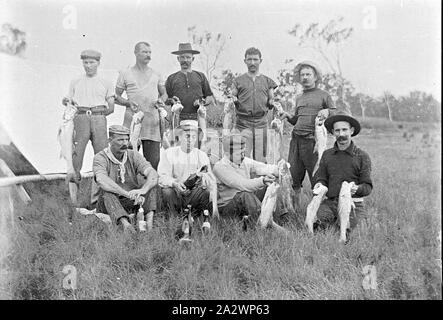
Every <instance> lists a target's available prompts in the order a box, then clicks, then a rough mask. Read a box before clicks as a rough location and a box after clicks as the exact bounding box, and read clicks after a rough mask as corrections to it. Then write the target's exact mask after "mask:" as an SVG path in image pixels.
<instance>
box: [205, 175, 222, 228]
mask: <svg viewBox="0 0 443 320" xmlns="http://www.w3.org/2000/svg"><path fill="white" fill-rule="evenodd" d="M202 169H203V168H202ZM200 175H201V178H202V185H203V186H204V187H206V188H208V189H209V198H210V199H211V202H212V216H213V217H214V218H217V219H219V218H220V213H219V212H218V205H217V199H218V194H217V179H216V177H215V175H214V174H213V173H212V172H209V171H207V169H206V171H203V172H202V171H201V170H200Z"/></svg>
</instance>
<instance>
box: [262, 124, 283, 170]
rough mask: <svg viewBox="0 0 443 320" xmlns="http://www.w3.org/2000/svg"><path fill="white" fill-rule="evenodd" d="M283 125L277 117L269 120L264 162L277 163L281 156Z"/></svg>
mask: <svg viewBox="0 0 443 320" xmlns="http://www.w3.org/2000/svg"><path fill="white" fill-rule="evenodd" d="M283 125H284V123H283V121H281V120H280V119H278V118H274V119H273V120H272V121H271V124H270V127H271V128H270V129H269V130H268V135H267V139H268V142H267V145H266V147H267V148H266V149H267V151H266V162H267V163H268V164H277V163H278V161H279V160H280V159H282V158H283Z"/></svg>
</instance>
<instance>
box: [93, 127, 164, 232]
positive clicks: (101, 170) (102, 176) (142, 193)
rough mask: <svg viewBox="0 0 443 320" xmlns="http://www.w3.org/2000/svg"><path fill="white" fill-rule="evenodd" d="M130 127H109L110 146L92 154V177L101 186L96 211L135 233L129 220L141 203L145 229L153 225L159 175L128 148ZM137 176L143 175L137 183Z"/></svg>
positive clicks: (140, 156)
mask: <svg viewBox="0 0 443 320" xmlns="http://www.w3.org/2000/svg"><path fill="white" fill-rule="evenodd" d="M128 146H129V129H128V128H126V127H124V126H121V125H113V126H110V127H109V147H107V148H105V149H104V150H102V151H100V152H99V153H97V154H96V155H95V156H94V162H93V171H94V177H95V180H96V181H97V184H98V186H99V187H100V196H99V199H98V205H97V211H98V212H101V213H105V214H108V215H109V216H110V218H111V220H112V221H113V222H115V223H116V224H117V225H121V226H122V227H123V229H124V231H129V232H135V230H134V227H133V226H132V224H131V222H130V218H129V216H130V214H134V213H135V212H136V211H137V209H138V208H139V207H140V206H141V207H142V208H143V210H144V213H145V216H144V217H142V218H143V220H142V221H146V225H147V229H148V230H151V229H152V227H153V217H154V213H155V211H156V209H157V207H156V205H157V192H156V188H157V181H158V175H157V172H156V171H155V169H154V168H153V167H152V166H151V164H150V163H149V162H148V161H146V159H145V158H144V157H143V156H142V155H141V154H140V153H138V152H137V151H136V150H128ZM137 175H142V176H144V177H146V181H145V182H144V184H143V185H140V183H139V181H138V179H137Z"/></svg>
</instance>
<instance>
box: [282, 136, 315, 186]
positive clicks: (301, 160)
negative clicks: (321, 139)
mask: <svg viewBox="0 0 443 320" xmlns="http://www.w3.org/2000/svg"><path fill="white" fill-rule="evenodd" d="M314 146H315V139H314V138H304V137H301V136H298V135H296V134H294V132H293V133H292V139H291V142H290V144H289V155H288V162H289V164H290V165H291V167H290V168H289V170H290V172H291V176H292V188H293V189H294V190H296V191H297V189H300V188H301V186H302V183H303V179H304V178H305V174H306V171H308V176H309V181H310V182H311V187H313V186H314V177H313V176H312V173H313V171H314V166H315V163H316V162H317V158H318V154H317V153H314Z"/></svg>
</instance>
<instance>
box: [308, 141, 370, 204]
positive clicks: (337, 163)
mask: <svg viewBox="0 0 443 320" xmlns="http://www.w3.org/2000/svg"><path fill="white" fill-rule="evenodd" d="M343 181H347V182H352V181H353V182H354V183H355V184H356V185H358V186H359V187H358V189H357V192H356V193H355V194H354V195H353V197H365V196H367V195H369V194H370V193H371V191H372V180H371V159H370V158H369V155H368V154H367V153H366V152H365V151H363V150H361V149H360V148H357V146H356V145H355V144H354V142H352V141H351V145H350V146H349V147H348V148H347V149H346V150H343V151H342V150H340V149H338V147H337V142H336V143H335V144H334V147H332V148H331V149H328V150H326V151H325V152H324V153H323V156H322V158H321V161H320V166H319V169H318V174H317V179H316V181H315V183H318V182H321V183H322V184H323V185H325V186H327V187H328V193H327V194H326V196H327V197H328V198H335V197H338V195H339V194H340V188H341V184H342V183H343Z"/></svg>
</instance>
